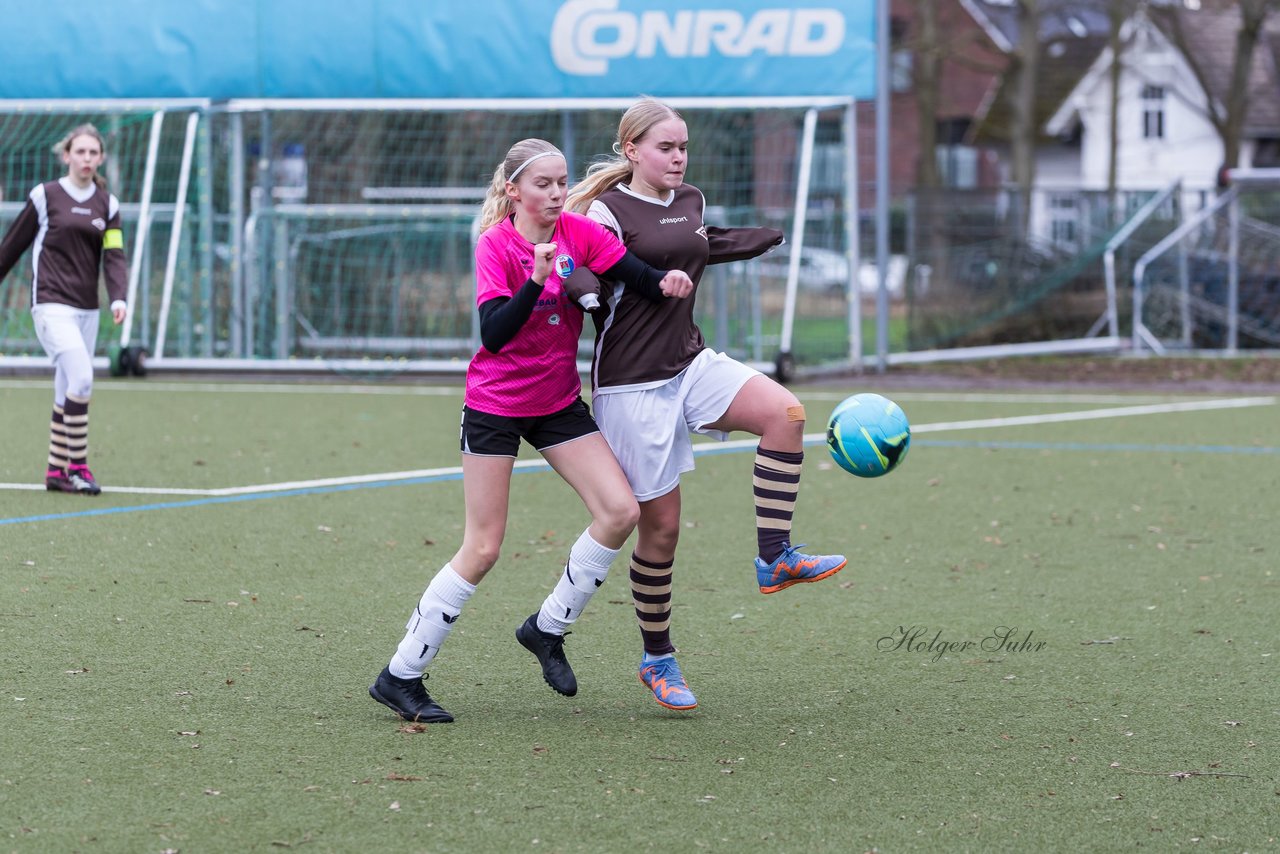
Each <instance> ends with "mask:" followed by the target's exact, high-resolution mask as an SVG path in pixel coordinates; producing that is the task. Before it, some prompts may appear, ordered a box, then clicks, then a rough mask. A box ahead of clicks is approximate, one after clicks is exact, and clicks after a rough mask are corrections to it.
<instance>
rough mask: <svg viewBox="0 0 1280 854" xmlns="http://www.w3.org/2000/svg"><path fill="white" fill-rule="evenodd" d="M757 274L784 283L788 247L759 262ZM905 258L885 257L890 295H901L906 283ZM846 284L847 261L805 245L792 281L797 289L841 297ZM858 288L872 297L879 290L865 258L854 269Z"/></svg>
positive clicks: (872, 267) (839, 254)
mask: <svg viewBox="0 0 1280 854" xmlns="http://www.w3.org/2000/svg"><path fill="white" fill-rule="evenodd" d="M758 263H759V265H760V275H761V276H764V277H766V278H769V279H777V280H780V281H782V282H784V283H785V282H786V280H787V273H788V271H789V269H790V264H791V247H790V246H789V245H787V244H783V245H782V246H779V247H778V248H777V249H774V250H773V251H772V252H770V253H768V254H767V255H764V256H762V257H761V258H760V259H759V261H758ZM906 274H907V259H906V256H904V255H891V256H890V257H889V273H888V285H889V293H890V295H891V296H895V297H897V296H900V295H901V294H902V287H903V283H904V282H905V281H906ZM848 282H849V261H848V259H847V258H845V256H844V253H843V252H835V251H833V250H831V249H820V248H818V247H811V246H806V247H805V248H804V250H803V251H801V253H800V270H799V273H798V275H797V278H796V285H797V287H798V288H799V289H800V290H801V291H804V292H808V293H819V294H842V293H844V291H845V286H846V285H847V284H848ZM858 286H859V288H860V289H861V290H862V293H864V294H874V293H875V292H876V290H877V289H878V288H879V287H880V277H879V275H878V274H877V271H876V265H875V262H874V261H868V260H866V259H865V258H864V259H863V261H862V263H861V264H860V265H859V269H858Z"/></svg>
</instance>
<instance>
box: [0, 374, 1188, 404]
mask: <svg viewBox="0 0 1280 854" xmlns="http://www.w3.org/2000/svg"><path fill="white" fill-rule="evenodd" d="M99 382H100V384H102V385H103V387H104V388H105V389H107V390H109V391H110V393H112V394H116V393H118V392H144V393H145V392H162V393H166V394H170V393H173V392H227V393H233V394H234V393H240V394H314V395H366V396H379V395H383V396H390V397H453V396H456V397H461V396H462V393H463V387H462V385H461V384H459V385H453V386H448V385H446V386H415V385H351V384H327V383H314V384H312V383H296V382H295V383H278V384H277V383H247V382H246V383H233V382H228V383H207V382H206V383H195V382H191V383H184V382H157V381H154V380H147V381H146V382H134V381H120V382H114V383H113V382H111V381H110V380H101V381H99ZM48 387H49V381H48V380H47V379H40V380H34V379H0V389H6V388H7V389H24V390H30V389H47V388H48ZM799 394H800V396H801V397H803V398H804V399H805V400H830V401H837V402H838V401H841V400H844V399H845V398H846V397H848V396H849V395H848V393H846V392H834V391H830V392H828V391H807V390H804V389H801V390H800V392H799ZM889 396H890V397H892V398H893V399H894V400H896V401H912V400H918V401H926V402H933V403H949V402H953V403H1118V402H1120V401H1129V402H1131V403H1133V402H1137V403H1156V402H1159V401H1165V400H1169V399H1170V398H1172V397H1174V395H1133V394H1044V393H1030V392H1021V393H1019V392H1011V393H1007V394H1006V393H1000V392H925V391H903V392H892V393H891V394H890V395H889ZM1177 397H1178V398H1179V399H1184V397H1185V396H1182V395H1179V396H1177Z"/></svg>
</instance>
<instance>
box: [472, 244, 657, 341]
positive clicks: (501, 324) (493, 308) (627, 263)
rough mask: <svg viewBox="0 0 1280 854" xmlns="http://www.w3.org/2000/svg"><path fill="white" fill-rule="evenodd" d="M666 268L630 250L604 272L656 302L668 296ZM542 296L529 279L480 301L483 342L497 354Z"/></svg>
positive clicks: (522, 324) (539, 289)
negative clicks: (506, 293)
mask: <svg viewBox="0 0 1280 854" xmlns="http://www.w3.org/2000/svg"><path fill="white" fill-rule="evenodd" d="M667 272H668V271H666V270H657V269H655V268H653V267H650V266H649V265H648V264H646V263H645V262H644V261H641V260H640V259H639V258H638V257H636V256H635V255H633V254H631V252H630V251H628V252H627V254H625V255H623V256H622V258H621V259H619V261H618V263H616V264H614V265H613V266H612V267H610V268H609V269H608V270H605V271H604V275H605V276H607V277H608V278H610V279H614V280H616V281H621V282H626V283H627V284H629V285H633V286H634V287H635V288H636V290H637V291H638V292H639V294H640V295H641V296H643V297H645V298H646V299H648V300H651V301H653V302H660V301H661V300H663V299H665V298H666V297H665V296H664V295H663V293H662V280H663V279H664V278H665V277H666V275H667ZM541 295H542V285H540V284H538V283H537V282H535V281H534V280H533V279H532V278H530V279H526V280H525V283H524V284H523V285H521V286H520V290H518V291H516V293H515V296H512V297H494V298H493V299H491V300H485V301H484V302H483V303H481V304H480V343H481V344H482V345H483V346H484V348H485V349H486V350H488V351H489V352H490V353H497V352H498V351H499V350H501V349H502V348H503V347H505V346H506V345H507V344H508V343H509V342H510V341H511V339H512V338H515V337H516V333H518V332H519V331H520V327H522V326H524V324H525V321H526V320H528V319H529V316H530V315H531V314H533V308H534V306H536V305H537V304H538V297H540V296H541Z"/></svg>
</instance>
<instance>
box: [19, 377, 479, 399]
mask: <svg viewBox="0 0 1280 854" xmlns="http://www.w3.org/2000/svg"><path fill="white" fill-rule="evenodd" d="M98 385H100V386H102V387H103V389H105V390H106V391H108V392H109V393H111V394H118V393H120V392H164V393H167V394H172V393H173V392H231V393H235V392H240V393H243V394H325V395H328V394H354V395H390V396H396V397H450V396H456V397H462V392H463V388H462V385H461V384H458V385H456V386H413V385H385V386H384V385H346V384H344V385H329V384H321V383H315V384H308V383H296V382H295V383H280V384H278V385H277V384H273V383H174V382H168V383H167V382H152V381H151V380H147V381H146V382H145V383H139V382H119V383H112V382H110V381H103V380H99V381H98ZM48 387H49V381H48V380H47V379H45V380H0V388H11V389H36V388H38V389H47V388H48Z"/></svg>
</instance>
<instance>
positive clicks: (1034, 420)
mask: <svg viewBox="0 0 1280 854" xmlns="http://www.w3.org/2000/svg"><path fill="white" fill-rule="evenodd" d="M1276 403H1277V398H1275V397H1235V398H1226V399H1222V400H1195V401H1182V402H1178V403H1158V404H1148V405H1143V406H1116V407H1110V408H1107V409H1086V410H1081V411H1075V412H1051V413H1046V414H1043V415H1015V416H1010V417H1006V418H978V419H973V420H971V421H939V422H935V423H933V424H916V425H913V426H912V428H911V432H912V434H913V435H918V434H921V433H943V432H949V431H952V430H982V429H989V428H995V427H1025V426H1028V425H1034V424H1056V423H1063V422H1068V421H1094V420H1098V419H1101V418H1126V417H1130V416H1137V415H1165V414H1169V413H1173V412H1203V411H1207V410H1216V409H1245V408H1248V407H1254V406H1274V405H1275V404H1276ZM804 439H805V442H806V443H807V444H817V443H821V442H823V441H825V439H826V434H825V433H806V434H805V436H804ZM758 443H759V440H758V439H755V438H751V439H740V440H735V441H732V442H699V443H697V444H695V445H694V449H693V450H694V453H695V454H706V453H719V452H722V451H733V450H741V449H745V448H751V447H754V446H755V445H756V444H758ZM515 467H516V468H539V467H542V468H545V467H547V464H546V462H544V461H543V460H540V459H538V460H519V461H517V462H516V464H515ZM461 473H462V467H461V466H450V467H447V468H437V469H418V470H416V471H399V472H385V473H382V474H362V475H352V476H348V477H326V478H319V479H316V480H295V481H286V482H283V483H264V484H259V485H257V486H231V487H224V488H220V489H170V488H165V487H145V486H112V487H104V489H103V491H104V492H119V493H122V494H133V495H175V496H181V495H190V496H210V497H217V496H227V495H256V494H261V493H267V492H286V491H289V490H295V489H322V488H324V487H330V486H351V485H356V484H361V483H380V482H385V481H397V480H414V479H416V478H424V477H452V476H457V475H459V474H461ZM9 489H14V490H16V489H26V490H43V489H44V486H43V485H41V484H31V483H0V490H9Z"/></svg>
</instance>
